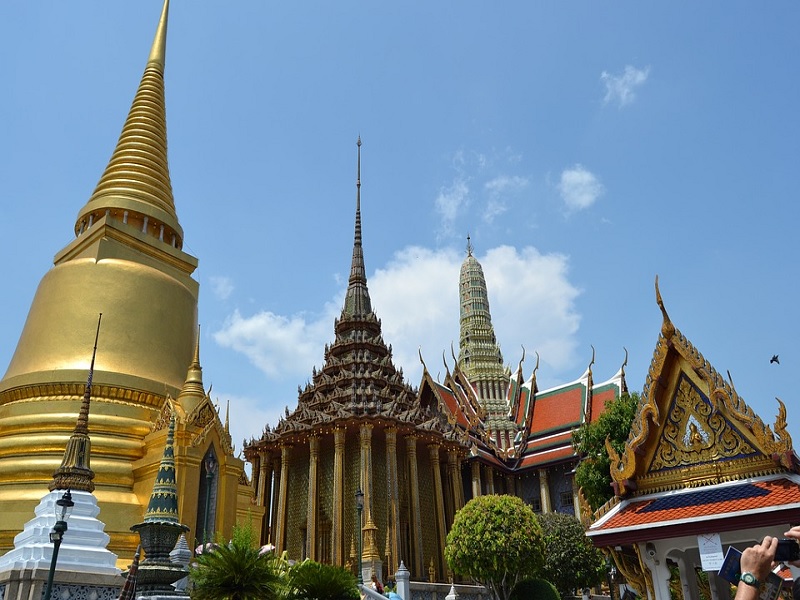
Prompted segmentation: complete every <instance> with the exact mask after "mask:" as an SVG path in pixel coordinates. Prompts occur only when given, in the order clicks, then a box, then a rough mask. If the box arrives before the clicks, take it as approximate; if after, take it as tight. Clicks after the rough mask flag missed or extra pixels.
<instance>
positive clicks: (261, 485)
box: [256, 451, 272, 520]
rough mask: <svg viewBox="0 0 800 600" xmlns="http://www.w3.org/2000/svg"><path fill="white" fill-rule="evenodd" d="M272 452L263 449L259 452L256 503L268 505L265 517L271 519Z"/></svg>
mask: <svg viewBox="0 0 800 600" xmlns="http://www.w3.org/2000/svg"><path fill="white" fill-rule="evenodd" d="M271 461H272V453H271V452H267V451H262V452H259V453H258V463H259V464H258V487H257V490H258V499H257V500H256V503H257V504H258V505H259V506H264V507H266V509H267V510H266V514H265V515H264V518H265V519H267V520H269V494H270V491H271V488H272V481H271V479H272V473H270V470H271V468H272V464H271Z"/></svg>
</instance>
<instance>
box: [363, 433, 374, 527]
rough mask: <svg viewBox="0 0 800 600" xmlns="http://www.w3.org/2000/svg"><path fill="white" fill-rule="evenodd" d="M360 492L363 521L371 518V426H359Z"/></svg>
mask: <svg viewBox="0 0 800 600" xmlns="http://www.w3.org/2000/svg"><path fill="white" fill-rule="evenodd" d="M361 491H362V492H364V512H365V514H364V521H365V522H366V521H368V520H369V519H370V517H372V424H371V423H362V424H361Z"/></svg>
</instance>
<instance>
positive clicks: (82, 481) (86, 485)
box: [49, 313, 103, 492]
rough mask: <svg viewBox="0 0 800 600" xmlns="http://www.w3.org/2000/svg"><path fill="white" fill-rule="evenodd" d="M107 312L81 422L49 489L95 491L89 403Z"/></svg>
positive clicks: (79, 416) (80, 414) (81, 410)
mask: <svg viewBox="0 0 800 600" xmlns="http://www.w3.org/2000/svg"><path fill="white" fill-rule="evenodd" d="M102 318H103V313H100V316H98V318H97V331H96V332H95V335H94V350H92V362H91V363H90V365H89V377H88V378H87V379H86V389H85V390H84V392H83V401H82V402H81V408H80V411H79V412H78V421H77V423H76V424H75V429H74V430H73V432H72V435H71V436H70V438H69V441H68V442H67V448H66V450H65V451H64V458H63V460H62V461H61V466H60V467H59V468H58V469H56V471H55V473H53V481H51V482H50V486H49V489H50V491H51V492H52V491H53V490H81V491H84V492H93V491H94V482H93V481H92V480H93V479H94V471H92V469H91V467H90V466H89V457H90V455H91V453H92V442H91V441H90V440H89V404H90V402H91V398H92V377H93V376H94V360H95V357H96V356H97V340H98V338H99V337H100V321H101V319H102Z"/></svg>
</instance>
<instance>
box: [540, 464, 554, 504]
mask: <svg viewBox="0 0 800 600" xmlns="http://www.w3.org/2000/svg"><path fill="white" fill-rule="evenodd" d="M539 494H540V495H541V497H542V512H543V513H549V512H553V509H552V507H551V506H550V479H549V476H548V474H547V469H539Z"/></svg>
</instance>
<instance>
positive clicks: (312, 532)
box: [306, 435, 319, 560]
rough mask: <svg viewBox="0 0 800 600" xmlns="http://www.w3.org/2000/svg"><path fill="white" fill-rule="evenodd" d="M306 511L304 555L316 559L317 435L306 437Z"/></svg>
mask: <svg viewBox="0 0 800 600" xmlns="http://www.w3.org/2000/svg"><path fill="white" fill-rule="evenodd" d="M308 451H309V458H308V503H307V504H306V506H307V507H308V513H307V514H306V556H307V557H308V558H310V559H311V560H317V465H318V464H319V436H317V435H312V436H310V437H309V438H308Z"/></svg>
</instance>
